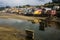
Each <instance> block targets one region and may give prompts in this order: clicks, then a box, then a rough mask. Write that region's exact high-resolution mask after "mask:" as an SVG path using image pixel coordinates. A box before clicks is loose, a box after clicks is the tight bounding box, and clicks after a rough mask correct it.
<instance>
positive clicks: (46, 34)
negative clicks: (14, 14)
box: [0, 18, 60, 40]
mask: <svg viewBox="0 0 60 40" xmlns="http://www.w3.org/2000/svg"><path fill="white" fill-rule="evenodd" d="M0 25H10V26H12V27H14V28H16V29H19V30H23V31H24V30H25V29H29V30H34V40H60V29H57V28H56V27H46V28H45V31H41V30H39V24H32V23H31V22H28V21H26V20H18V19H11V18H9V19H0Z"/></svg>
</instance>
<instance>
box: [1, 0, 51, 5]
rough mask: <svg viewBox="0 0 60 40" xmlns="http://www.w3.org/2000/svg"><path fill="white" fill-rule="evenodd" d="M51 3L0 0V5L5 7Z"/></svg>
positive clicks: (44, 1) (43, 1)
mask: <svg viewBox="0 0 60 40" xmlns="http://www.w3.org/2000/svg"><path fill="white" fill-rule="evenodd" d="M49 1H50V2H51V0H0V5H3V6H6V5H10V6H16V5H17V6H18V5H26V4H29V5H41V4H44V3H47V2H49Z"/></svg>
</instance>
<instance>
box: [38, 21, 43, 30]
mask: <svg viewBox="0 0 60 40" xmlns="http://www.w3.org/2000/svg"><path fill="white" fill-rule="evenodd" d="M39 30H42V31H44V22H43V21H42V22H39Z"/></svg>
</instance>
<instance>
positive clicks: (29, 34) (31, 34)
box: [25, 30, 34, 40]
mask: <svg viewBox="0 0 60 40" xmlns="http://www.w3.org/2000/svg"><path fill="white" fill-rule="evenodd" d="M25 32H26V35H27V36H26V40H34V32H33V31H31V30H25Z"/></svg>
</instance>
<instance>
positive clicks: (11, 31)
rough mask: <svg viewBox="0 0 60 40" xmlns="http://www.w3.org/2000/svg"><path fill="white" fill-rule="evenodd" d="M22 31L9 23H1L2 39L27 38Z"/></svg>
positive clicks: (17, 39) (0, 35) (0, 32)
mask: <svg viewBox="0 0 60 40" xmlns="http://www.w3.org/2000/svg"><path fill="white" fill-rule="evenodd" d="M20 31H21V30H17V29H15V28H12V27H8V26H7V25H5V26H2V25H0V40H25V37H24V34H23V33H22V31H21V32H20ZM22 34H23V35H22Z"/></svg>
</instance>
